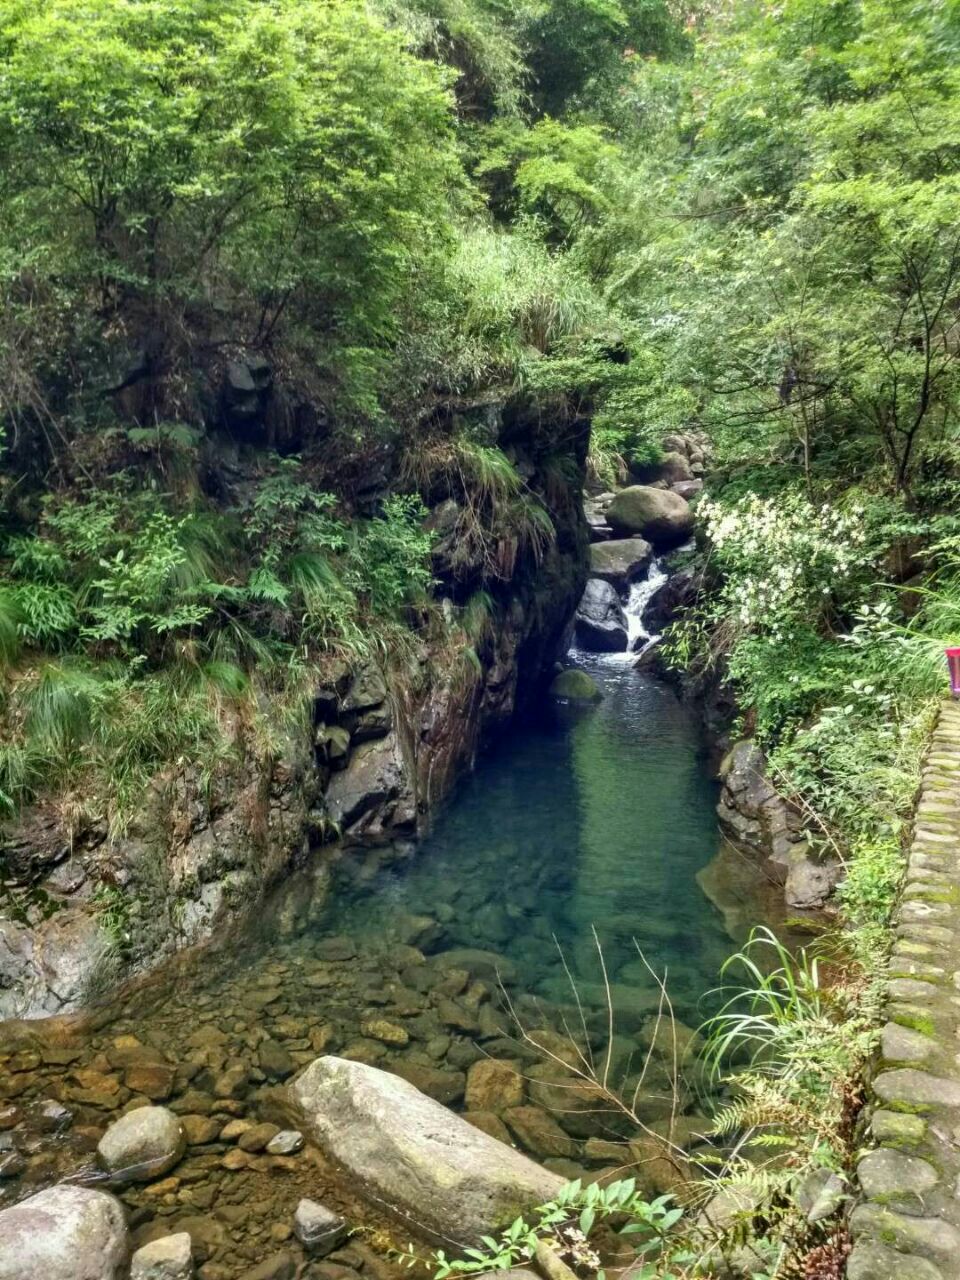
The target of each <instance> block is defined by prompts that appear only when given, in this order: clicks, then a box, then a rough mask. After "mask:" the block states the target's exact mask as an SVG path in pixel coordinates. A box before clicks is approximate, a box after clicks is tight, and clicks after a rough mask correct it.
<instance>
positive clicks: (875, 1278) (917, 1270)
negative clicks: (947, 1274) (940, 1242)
mask: <svg viewBox="0 0 960 1280" xmlns="http://www.w3.org/2000/svg"><path fill="white" fill-rule="evenodd" d="M847 1280H943V1272H942V1271H941V1270H940V1268H939V1267H935V1266H934V1265H933V1263H932V1262H928V1261H927V1260H926V1258H916V1257H911V1256H909V1255H907V1254H904V1253H897V1252H896V1250H895V1249H888V1248H887V1247H886V1245H882V1244H880V1242H879V1241H878V1240H860V1241H858V1243H857V1244H856V1245H855V1246H854V1248H853V1251H852V1253H851V1254H850V1257H849V1258H848V1259H847Z"/></svg>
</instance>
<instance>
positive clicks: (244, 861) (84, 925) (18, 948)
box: [0, 403, 589, 1019]
mask: <svg viewBox="0 0 960 1280" xmlns="http://www.w3.org/2000/svg"><path fill="white" fill-rule="evenodd" d="M451 415H452V416H451ZM471 415H472V416H471ZM448 417H450V422H441V421H438V424H437V427H436V430H437V431H438V432H442V431H444V430H448V431H449V430H452V429H453V427H452V426H451V423H454V424H459V427H462V425H463V423H464V422H473V427H472V428H471V429H472V430H474V431H475V433H479V435H480V436H481V437H482V438H484V439H486V440H488V441H489V443H490V444H491V445H492V444H496V445H498V446H499V447H500V448H501V449H502V450H503V452H504V453H505V455H506V457H507V459H509V461H510V462H511V463H512V464H513V466H514V467H515V469H516V471H517V473H518V475H519V476H520V477H522V481H523V484H524V486H525V491H526V492H527V493H528V494H529V495H530V498H531V500H532V501H536V502H538V503H542V505H543V508H544V510H545V512H546V513H547V514H548V515H549V518H550V524H551V527H552V530H553V533H552V536H551V537H550V538H549V539H547V540H546V541H545V542H544V544H543V545H542V546H539V547H538V548H537V549H536V550H534V549H532V548H530V547H526V548H524V547H522V546H519V545H518V544H517V543H516V541H515V540H514V541H511V540H510V538H509V537H507V539H506V541H505V542H504V541H503V539H501V540H500V541H499V542H497V541H496V540H494V543H493V544H491V545H487V542H484V541H483V540H482V539H481V540H480V541H479V542H477V543H476V544H475V545H474V544H471V545H470V546H467V545H466V544H465V542H464V539H463V537H462V530H461V523H462V521H461V516H462V515H463V513H464V511H465V510H466V509H467V508H468V507H469V503H470V495H469V494H466V495H463V494H461V495H460V496H459V498H458V497H457V496H452V495H451V493H450V491H449V486H444V485H439V486H437V487H436V490H435V491H430V492H429V493H428V495H427V496H428V498H429V499H430V501H431V503H432V505H431V507H430V509H429V514H428V517H427V523H428V524H429V525H430V526H431V527H432V528H433V529H434V531H435V542H434V548H433V570H434V574H435V578H436V594H437V596H438V597H439V604H440V607H441V612H442V615H443V618H444V620H445V625H446V632H443V629H442V628H441V634H436V632H435V633H433V634H431V633H428V634H426V635H425V636H423V637H421V638H419V639H417V640H416V641H415V643H413V645H412V647H410V649H409V651H406V652H404V653H403V654H401V655H394V656H393V657H387V658H384V659H383V660H380V659H379V658H377V659H371V660H368V661H366V662H362V663H359V664H357V663H351V662H348V661H339V660H331V661H330V662H328V663H327V665H326V668H325V670H324V672H323V674H322V676H321V677H320V678H319V679H318V681H317V686H316V688H315V689H314V691H313V695H312V698H311V699H310V709H309V714H308V715H307V716H306V717H305V718H304V721H303V723H302V725H300V726H298V727H295V728H293V729H290V730H285V731H283V734H282V737H281V739H280V740H279V741H272V742H271V743H270V745H269V749H268V750H259V749H249V744H246V745H245V743H246V739H247V738H248V737H249V732H248V729H245V728H244V726H242V725H238V726H237V727H236V728H237V741H238V744H239V750H238V753H236V758H234V759H232V760H230V761H228V762H226V763H223V764H218V765H217V766H216V767H215V768H214V769H213V770H212V774H211V773H208V772H207V771H206V770H205V769H204V768H203V766H202V765H201V764H183V763H181V764H178V765H174V766H171V767H170V768H168V769H167V770H165V771H164V772H163V773H162V774H161V775H159V776H157V777H155V778H154V780H153V782H152V784H151V786H150V787H149V789H148V792H147V794H146V795H145V796H144V799H143V804H142V806H141V807H140V809H139V811H138V812H137V813H136V814H135V815H134V817H133V820H132V821H131V822H130V823H129V824H128V826H127V827H126V828H125V830H124V832H123V834H121V835H119V836H117V835H116V834H115V833H113V834H111V832H110V830H109V828H108V824H107V821H106V820H105V819H100V818H91V817H90V816H89V815H88V814H86V812H85V811H84V809H83V806H82V805H80V806H77V805H75V804H73V803H72V801H71V798H70V797H56V798H51V799H50V800H49V801H46V802H40V803H38V804H35V805H32V806H31V807H29V808H28V809H27V810H26V811H25V812H24V813H23V814H22V816H21V817H20V818H19V819H18V820H17V821H16V822H13V823H7V824H5V826H4V828H3V830H2V831H0V866H2V868H3V874H4V877H5V879H6V881H7V885H6V887H7V889H8V890H12V891H13V895H17V894H20V893H22V892H24V891H25V890H27V889H29V896H28V897H26V898H21V899H20V900H21V902H26V904H27V905H26V907H25V909H23V910H21V911H20V912H19V913H13V912H11V911H10V910H8V909H7V908H8V907H9V905H10V904H12V903H13V902H14V900H15V897H14V896H8V897H6V898H4V900H3V903H2V904H0V1019H2V1018H18V1017H28V1018H29V1017H44V1016H48V1015H52V1014H58V1013H64V1012H68V1011H70V1010H75V1009H78V1008H80V1007H81V1006H83V1005H84V1004H85V1003H89V1002H90V1000H92V999H95V998H96V997H97V996H98V995H100V994H102V993H104V992H108V991H110V990H111V989H114V988H115V987H116V986H117V984H118V982H120V981H121V980H122V979H124V978H127V977H130V976H131V975H137V974H143V973H145V972H149V971H150V970H151V969H152V968H154V967H156V966H157V965H158V964H160V963H161V962H162V961H164V960H165V959H167V958H168V957H169V956H170V955H171V954H174V953H176V952H178V951H182V950H185V949H188V948H190V947H195V946H197V945H201V944H205V943H207V942H209V941H210V940H211V939H213V938H215V937H217V936H219V935H222V934H223V932H224V931H225V930H226V929H227V928H231V929H233V928H235V927H236V924H237V921H238V919H240V918H242V917H244V916H249V915H250V914H251V913H253V912H254V911H255V909H256V906H257V904H258V903H259V902H260V901H262V899H263V896H264V894H265V893H266V891H267V890H268V889H269V887H270V886H271V885H272V884H274V883H276V882H277V881H278V880H279V879H280V878H281V877H283V876H284V875H286V874H287V873H288V872H289V871H290V870H291V869H293V868H296V867H297V866H302V865H304V864H305V863H306V862H308V861H309V860H311V859H312V858H313V857H315V856H317V851H318V850H320V849H322V848H323V847H324V846H327V845H329V844H330V843H332V842H336V841H338V840H342V841H345V842H347V843H350V844H356V843H376V842H382V841H385V840H390V839H414V838H415V837H416V836H417V835H418V833H419V832H420V831H421V830H422V829H423V827H424V826H425V824H426V823H427V822H428V821H429V819H430V816H431V814H432V813H433V812H434V811H435V810H436V808H437V806H438V805H439V804H440V803H441V802H442V801H443V800H444V799H445V797H446V796H448V795H449V794H450V792H451V790H452V789H453V787H454V785H455V783H456V781H457V779H458V778H460V777H461V776H462V775H463V774H464V772H466V771H468V770H469V769H470V767H471V766H472V764H473V761H474V759H475V757H476V754H477V752H478V751H479V750H480V749H481V748H482V747H483V746H484V745H485V744H488V743H489V742H490V741H492V740H493V739H494V738H495V737H496V735H497V734H498V733H500V732H502V731H503V730H504V728H505V727H506V726H507V725H508V724H509V722H510V720H511V718H512V716H513V715H514V713H515V711H516V710H517V708H518V706H519V705H520V704H522V703H523V701H524V700H525V699H531V698H533V697H535V696H536V695H537V693H538V691H539V690H540V689H541V687H542V684H543V681H544V679H545V678H546V679H549V675H550V672H551V668H552V664H553V663H554V661H555V660H556V658H557V656H558V655H559V654H560V653H562V652H563V650H564V649H565V647H566V642H567V636H568V628H569V624H570V619H571V616H572V614H573V610H574V608H575V606H576V602H577V600H578V599H579V597H580V594H581V592H582V589H583V583H584V580H585V575H586V548H587V532H586V523H585V520H584V516H583V511H582V507H581V503H580V486H581V482H582V475H583V466H584V459H585V455H586V447H587V439H588V433H589V423H588V422H587V421H585V420H584V421H575V422H573V423H566V424H565V425H564V430H563V433H562V434H563V439H564V441H565V445H564V448H565V449H566V452H565V453H562V454H561V453H558V449H557V444H556V434H557V433H556V431H554V430H552V429H551V426H550V424H547V423H544V422H543V421H542V420H541V415H540V414H539V413H533V412H532V411H531V410H530V409H529V408H528V407H525V406H524V405H518V404H506V403H502V404H499V403H498V404H487V403H484V404H483V405H481V406H479V407H475V406H474V407H471V406H458V407H457V411H456V413H454V412H453V411H452V410H450V411H448ZM474 420H475V421H474ZM214 444H215V448H213V449H212V452H211V453H210V456H209V458H206V459H205V460H203V459H202V460H201V461H202V462H203V465H204V466H205V467H207V468H208V469H213V468H214V466H216V468H217V474H216V484H217V486H218V487H219V488H220V489H222V490H224V491H225V492H226V493H228V494H230V493H233V492H240V491H243V490H244V489H245V488H249V486H250V485H251V483H253V481H252V478H251V474H250V468H251V467H255V466H256V455H253V461H251V460H250V458H248V456H247V454H245V453H243V452H242V451H240V452H238V451H237V448H236V445H234V446H233V450H232V452H231V448H230V442H229V440H228V439H227V438H226V437H218V438H217V439H216V440H215V442H214ZM558 457H559V458H560V459H561V461H562V462H563V463H564V467H562V468H560V470H559V471H558ZM214 459H215V460H216V461H215V462H214ZM225 459H226V460H225ZM231 459H232V461H231ZM328 465H330V464H328ZM338 465H339V471H337V472H336V474H335V479H336V480H337V482H338V483H340V484H342V485H346V484H347V483H348V481H349V485H350V493H351V495H352V496H351V498H350V501H351V502H352V503H353V505H354V506H355V507H357V508H358V509H360V510H369V509H370V508H371V504H375V503H376V501H377V500H378V497H379V496H383V495H384V494H389V493H390V491H391V486H392V485H393V484H395V483H397V482H398V476H399V473H400V468H401V465H402V463H401V460H400V459H399V458H398V457H397V456H395V455H394V454H391V453H390V451H389V450H385V451H383V456H377V457H376V458H374V459H373V460H372V462H371V461H368V462H367V464H366V471H365V472H364V473H363V474H360V475H357V476H354V475H352V474H350V470H349V468H348V467H347V464H346V463H343V462H341V463H339V464H338ZM561 472H562V474H563V476H564V480H563V483H562V484H558V482H557V479H556V476H557V475H558V474H560V473H561ZM208 482H209V481H208ZM316 483H317V484H318V485H322V484H325V483H326V484H331V483H332V481H331V480H330V479H329V477H327V478H326V479H325V478H324V473H323V472H322V471H321V472H319V473H318V476H317V479H316ZM488 542H489V539H488ZM491 556H494V557H495V558H496V559H497V562H498V571H497V572H498V576H497V578H496V580H495V581H494V582H492V583H490V584H488V593H487V594H488V599H489V606H490V609H491V611H492V616H493V617H494V618H495V625H492V626H491V627H489V628H487V629H486V630H485V632H484V635H483V637H482V639H481V640H480V641H478V642H475V643H474V644H473V645H472V647H471V652H470V654H467V653H466V652H465V649H466V648H467V646H468V645H469V644H470V642H469V640H467V639H465V638H464V634H463V632H462V630H458V628H459V627H460V618H461V614H462V610H463V606H464V602H465V601H466V600H468V599H469V597H470V595H471V593H473V592H475V591H476V589H477V587H478V585H479V584H481V583H482V582H483V581H484V577H483V575H484V572H485V569H484V563H481V562H484V561H485V558H487V559H489V557H491ZM373 648H374V651H375V652H376V646H373ZM264 696H266V695H264Z"/></svg>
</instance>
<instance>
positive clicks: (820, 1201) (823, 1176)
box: [796, 1169, 846, 1222]
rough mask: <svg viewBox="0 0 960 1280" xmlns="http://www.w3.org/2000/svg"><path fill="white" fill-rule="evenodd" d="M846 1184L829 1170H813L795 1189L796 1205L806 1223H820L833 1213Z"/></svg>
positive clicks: (839, 1203) (837, 1207) (839, 1202)
mask: <svg viewBox="0 0 960 1280" xmlns="http://www.w3.org/2000/svg"><path fill="white" fill-rule="evenodd" d="M845 1189H846V1184H845V1183H844V1181H843V1179H842V1178H841V1177H840V1176H839V1174H836V1173H833V1172H832V1171H831V1170H830V1169H815V1170H814V1171H813V1173H811V1174H808V1175H807V1177H806V1178H804V1180H803V1182H801V1184H800V1186H799V1187H798V1188H797V1192H796V1200H797V1204H798V1205H799V1206H800V1208H801V1209H802V1210H803V1212H804V1214H805V1215H806V1218H807V1221H808V1222H820V1221H821V1220H822V1219H823V1218H829V1217H830V1215H831V1214H832V1213H835V1212H836V1211H837V1209H839V1208H840V1205H841V1204H842V1203H843V1200H844V1192H845Z"/></svg>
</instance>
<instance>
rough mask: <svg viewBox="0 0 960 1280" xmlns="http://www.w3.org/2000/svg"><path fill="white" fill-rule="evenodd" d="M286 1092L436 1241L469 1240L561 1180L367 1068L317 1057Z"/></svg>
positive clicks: (315, 1130)
mask: <svg viewBox="0 0 960 1280" xmlns="http://www.w3.org/2000/svg"><path fill="white" fill-rule="evenodd" d="M290 1093H291V1096H292V1098H293V1101H294V1102H295V1103H296V1105H297V1106H298V1107H299V1108H300V1109H301V1110H302V1112H303V1114H304V1127H305V1130H306V1131H307V1132H308V1133H309V1134H310V1136H311V1137H312V1138H313V1140H314V1141H315V1142H316V1143H317V1144H318V1145H319V1146H320V1147H321V1148H322V1149H323V1151H325V1152H326V1154H327V1155H329V1156H330V1157H332V1158H333V1159H334V1160H335V1161H336V1162H337V1163H338V1164H339V1165H341V1167H342V1168H343V1169H344V1170H345V1171H346V1172H347V1173H348V1174H350V1175H352V1176H353V1177H354V1178H355V1179H356V1180H357V1182H358V1183H359V1184H360V1185H361V1187H363V1188H364V1189H366V1190H367V1191H368V1192H369V1193H372V1194H373V1195H374V1196H375V1197H376V1198H377V1200H378V1201H379V1202H380V1203H381V1204H385V1205H387V1206H389V1207H390V1208H391V1209H392V1210H393V1211H394V1212H395V1213H396V1214H398V1215H399V1216H400V1217H401V1218H402V1219H404V1220H405V1221H407V1222H410V1223H415V1224H418V1225H419V1226H421V1227H423V1228H425V1229H426V1230H427V1231H429V1232H430V1233H433V1234H436V1235H437V1236H440V1237H443V1238H444V1239H445V1240H449V1239H450V1237H451V1236H452V1237H453V1238H454V1239H456V1240H459V1241H463V1242H465V1243H469V1242H476V1241H477V1240H478V1239H479V1237H480V1236H482V1235H484V1234H489V1233H491V1232H494V1231H496V1230H497V1229H498V1228H499V1227H502V1226H504V1225H506V1224H507V1223H508V1222H510V1221H512V1220H513V1218H515V1217H516V1216H517V1215H518V1214H519V1213H522V1212H523V1211H524V1210H526V1209H530V1208H531V1207H532V1206H533V1205H536V1204H540V1203H542V1202H543V1201H544V1200H549V1199H550V1198H551V1196H553V1195H555V1194H556V1193H557V1191H558V1190H559V1189H560V1187H561V1186H562V1185H563V1180H562V1179H561V1178H559V1177H557V1176H556V1175H555V1174H552V1173H549V1172H548V1171H547V1170H546V1169H542V1168H541V1167H540V1166H539V1165H537V1164H534V1162H533V1161H532V1160H529V1159H528V1158H527V1157H526V1156H523V1155H521V1154H520V1153H519V1152H517V1151H513V1150H512V1149H511V1148H510V1147H506V1146H504V1145H503V1144H502V1143H500V1142H497V1141H496V1139H494V1138H491V1137H489V1136H488V1135H487V1134H485V1133H483V1132H481V1130H479V1129H477V1128H475V1127H474V1126H473V1125H471V1124H469V1123H468V1122H467V1121H465V1120H463V1119H462V1118H461V1117H460V1116H456V1115H454V1114H453V1113H452V1112H450V1111H447V1110H446V1108H445V1107H442V1106H441V1105H440V1104H439V1103H437V1102H434V1101H433V1100H432V1099H430V1098H427V1097H425V1096H424V1095H423V1094H422V1093H420V1092H419V1091H418V1090H417V1089H415V1088H414V1087H413V1086H412V1085H411V1084H409V1083H407V1081H405V1080H401V1079H399V1078H398V1077H397V1076H395V1075H390V1074H388V1073H387V1072H385V1071H379V1070H378V1069H377V1068H375V1067H370V1066H366V1065H364V1064H363V1063H360V1062H352V1061H348V1060H347V1059H344V1058H334V1057H326V1058H317V1059H316V1060H315V1061H314V1062H312V1063H311V1064H310V1066H308V1067H307V1068H306V1070H305V1071H304V1072H303V1074H302V1075H301V1076H299V1077H298V1078H297V1080H295V1081H294V1083H293V1084H292V1085H291V1086H290Z"/></svg>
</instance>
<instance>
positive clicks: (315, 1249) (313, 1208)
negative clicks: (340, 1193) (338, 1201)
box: [293, 1199, 348, 1258]
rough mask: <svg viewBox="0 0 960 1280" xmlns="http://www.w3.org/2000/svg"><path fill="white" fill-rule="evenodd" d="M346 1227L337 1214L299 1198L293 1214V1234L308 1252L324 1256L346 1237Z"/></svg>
mask: <svg viewBox="0 0 960 1280" xmlns="http://www.w3.org/2000/svg"><path fill="white" fill-rule="evenodd" d="M347 1231H348V1227H347V1224H346V1223H345V1222H344V1220H343V1219H342V1218H341V1217H340V1215H339V1214H336V1213H334V1212H333V1210H332V1209H328V1208H327V1207H326V1206H325V1205H322V1204H318V1203H317V1201H316V1200H306V1199H305V1200H301V1201H300V1203H299V1204H298V1205H297V1211H296V1213H295V1214H294V1215H293V1234H294V1235H295V1236H296V1237H297V1239H298V1240H299V1241H300V1243H301V1244H302V1245H303V1247H304V1248H305V1249H306V1250H307V1252H308V1253H312V1254H314V1255H315V1256H317V1257H320V1258H325V1257H326V1256H327V1254H328V1253H332V1252H333V1251H334V1249H336V1248H337V1247H338V1246H339V1245H341V1244H343V1242H344V1240H346V1238H347Z"/></svg>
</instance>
